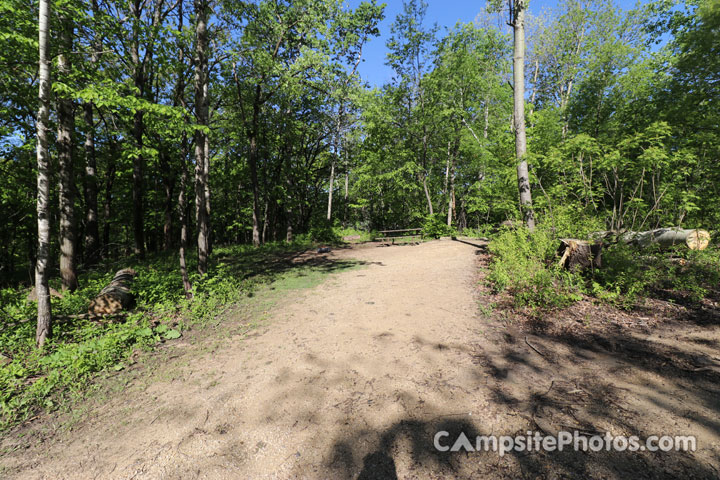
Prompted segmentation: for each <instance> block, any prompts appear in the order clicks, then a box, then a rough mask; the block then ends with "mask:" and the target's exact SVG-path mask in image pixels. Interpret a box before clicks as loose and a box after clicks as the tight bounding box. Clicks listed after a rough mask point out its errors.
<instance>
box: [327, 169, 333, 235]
mask: <svg viewBox="0 0 720 480" xmlns="http://www.w3.org/2000/svg"><path fill="white" fill-rule="evenodd" d="M334 188H335V157H333V159H332V162H331V164H330V186H329V188H328V207H327V219H328V221H330V219H331V218H332V201H333V189H334Z"/></svg>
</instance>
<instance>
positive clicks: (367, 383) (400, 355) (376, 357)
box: [6, 240, 488, 479]
mask: <svg viewBox="0 0 720 480" xmlns="http://www.w3.org/2000/svg"><path fill="white" fill-rule="evenodd" d="M475 252H476V248H475V247H474V246H472V245H468V244H465V243H461V242H456V241H450V240H446V241H434V242H429V243H424V244H421V245H417V246H393V247H370V248H360V249H353V250H350V251H341V252H339V253H335V252H333V253H332V254H331V256H330V257H331V258H333V257H345V258H355V259H358V260H360V261H363V262H365V263H366V267H365V268H360V269H353V270H349V271H345V272H342V273H339V274H336V275H333V276H331V277H330V278H329V279H328V280H327V281H326V282H325V283H323V284H322V285H320V286H318V287H316V288H314V289H312V290H309V291H300V293H298V294H297V295H298V297H297V299H296V300H295V301H293V302H290V303H289V304H288V306H287V307H286V308H283V309H281V310H280V311H277V312H275V313H274V315H273V318H272V319H271V321H270V322H269V325H268V326H267V327H266V328H263V329H262V330H261V331H259V332H258V333H257V334H255V335H253V336H252V337H251V338H249V339H246V340H244V341H239V342H237V343H235V344H234V346H232V347H229V348H226V349H223V350H222V351H217V352H215V353H213V354H209V355H206V356H205V357H204V358H199V359H196V360H194V361H193V362H194V364H195V366H194V367H193V368H192V369H191V372H190V373H188V374H187V375H184V376H182V378H179V379H177V378H176V379H172V381H169V382H168V381H157V382H154V383H153V384H151V385H150V386H149V387H148V388H147V389H146V390H145V391H144V392H141V393H139V394H133V397H134V398H127V399H126V405H127V407H126V408H121V409H118V408H115V407H116V406H117V404H118V403H119V400H118V399H115V400H113V401H112V403H114V404H115V405H109V406H106V408H105V409H98V411H96V412H95V413H94V414H93V415H92V416H91V418H89V419H88V420H87V421H84V422H82V423H81V424H80V425H78V426H77V427H76V428H75V430H74V432H72V433H70V434H69V435H65V436H64V437H65V438H63V439H62V440H59V441H57V442H55V441H50V442H48V444H47V445H46V449H47V452H45V453H42V454H40V453H38V452H37V451H35V452H31V453H28V454H27V455H26V456H24V457H21V458H17V456H15V458H11V459H9V461H10V462H11V465H10V466H11V467H12V468H19V469H20V470H19V472H20V473H19V474H18V478H48V479H57V478H103V479H110V478H117V479H130V478H132V479H159V478H178V479H180V478H182V479H186V478H232V479H241V478H242V479H245V478H395V477H396V476H397V477H400V478H426V477H428V476H430V475H434V474H437V475H438V476H439V477H441V476H443V473H442V472H444V471H446V470H447V468H451V467H452V465H451V464H450V463H448V459H447V458H444V457H442V456H438V455H437V452H433V451H432V450H433V449H432V434H433V433H434V431H435V430H437V429H438V428H440V429H445V430H448V429H456V430H457V429H462V428H463V427H464V426H467V427H468V428H471V427H470V423H467V422H472V421H473V415H476V417H477V415H478V414H480V413H481V412H484V414H485V415H487V413H488V412H487V411H485V410H486V407H487V402H486V400H485V397H484V396H483V395H478V394H477V390H478V388H479V385H481V384H482V383H483V382H484V380H483V378H482V377H480V376H478V375H476V374H475V372H476V368H474V366H473V364H472V355H471V351H470V348H469V346H468V344H469V342H470V340H471V339H473V338H476V337H477V335H478V333H479V331H480V330H481V326H482V325H481V324H480V323H479V319H478V308H477V303H476V301H475V285H476V272H477V267H476V261H475V258H476V257H475ZM291 294H294V293H291ZM122 402H123V400H122V399H120V403H122ZM6 460H8V459H6ZM13 461H14V462H16V463H15V464H14V465H12V463H13ZM16 471H17V470H16ZM433 472H434V473H433Z"/></svg>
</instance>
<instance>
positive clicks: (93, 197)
mask: <svg viewBox="0 0 720 480" xmlns="http://www.w3.org/2000/svg"><path fill="white" fill-rule="evenodd" d="M83 108H84V110H85V111H84V114H85V123H86V124H87V132H85V263H86V264H87V265H95V264H96V263H97V262H98V260H99V259H100V232H99V230H98V199H97V194H98V185H97V162H96V157H95V124H94V116H93V104H92V102H86V103H85V105H84V106H83Z"/></svg>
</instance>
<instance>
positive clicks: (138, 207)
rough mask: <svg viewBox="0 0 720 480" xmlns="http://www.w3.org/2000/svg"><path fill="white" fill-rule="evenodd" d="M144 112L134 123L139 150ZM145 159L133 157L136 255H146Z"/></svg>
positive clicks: (141, 146)
mask: <svg viewBox="0 0 720 480" xmlns="http://www.w3.org/2000/svg"><path fill="white" fill-rule="evenodd" d="M143 130H144V125H143V114H142V112H137V113H136V114H135V118H134V124H133V137H134V138H135V147H136V148H137V149H138V150H142V148H143ZM144 162H145V159H144V158H143V155H142V154H141V153H139V152H138V153H137V154H136V155H135V156H134V157H133V168H132V200H133V234H134V239H135V255H137V256H138V257H140V258H144V257H145V222H144V206H143V196H144V186H143V163H144Z"/></svg>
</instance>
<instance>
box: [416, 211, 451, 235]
mask: <svg viewBox="0 0 720 480" xmlns="http://www.w3.org/2000/svg"><path fill="white" fill-rule="evenodd" d="M422 233H423V236H425V237H428V238H440V237H451V236H455V235H457V230H456V229H455V227H452V226H448V224H447V220H446V219H443V218H442V215H439V214H436V215H432V216H428V217H427V218H426V220H425V224H423V227H422Z"/></svg>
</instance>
